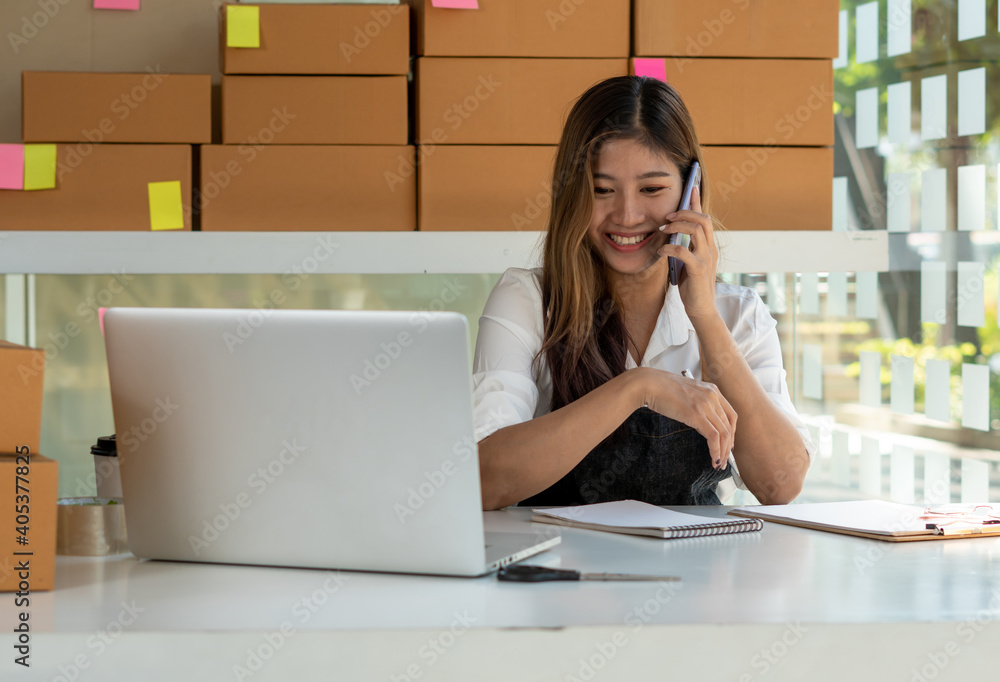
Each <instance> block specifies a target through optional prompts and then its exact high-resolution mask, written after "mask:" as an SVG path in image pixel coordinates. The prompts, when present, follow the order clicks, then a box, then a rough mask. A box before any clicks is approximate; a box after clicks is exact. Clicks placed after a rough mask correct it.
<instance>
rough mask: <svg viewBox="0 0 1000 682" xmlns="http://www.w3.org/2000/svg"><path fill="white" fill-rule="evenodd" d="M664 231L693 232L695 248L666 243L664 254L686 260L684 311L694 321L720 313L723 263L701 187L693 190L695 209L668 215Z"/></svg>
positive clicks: (693, 206) (683, 278)
mask: <svg viewBox="0 0 1000 682" xmlns="http://www.w3.org/2000/svg"><path fill="white" fill-rule="evenodd" d="M666 223H667V227H666V229H664V232H683V233H684V234H688V235H691V248H690V249H688V248H687V247H685V246H682V245H680V244H664V245H663V246H662V247H660V251H659V253H660V255H661V256H673V257H674V258H678V259H680V260H681V261H682V262H683V263H684V272H682V273H681V278H680V282H679V284H678V286H679V287H680V294H681V300H682V301H683V302H684V311H685V312H686V313H687V316H688V317H689V318H691V320H692V321H694V320H696V319H698V318H705V317H710V316H712V315H717V314H718V309H717V308H716V307H715V275H716V268H717V267H718V265H719V249H718V247H717V246H716V245H715V232H714V228H713V226H712V219H711V218H710V217H709V216H707V215H705V214H704V213H702V212H701V190H700V189H699V188H698V187H695V188H694V191H693V192H692V193H691V210H690V211H677V212H675V213H671V214H670V215H668V216H667V217H666Z"/></svg>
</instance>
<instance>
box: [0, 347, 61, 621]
mask: <svg viewBox="0 0 1000 682" xmlns="http://www.w3.org/2000/svg"><path fill="white" fill-rule="evenodd" d="M44 372H45V351H43V350H40V349H35V348H25V347H24V346H18V345H15V344H12V343H7V342H6V341H0V509H3V510H4V511H5V516H6V518H7V519H10V521H11V525H12V526H13V527H10V526H8V528H7V532H6V533H4V535H3V538H2V539H0V592H22V593H28V592H30V591H32V590H51V589H52V587H53V584H54V582H55V561H56V488H57V486H58V479H59V475H58V473H59V466H58V463H57V462H56V461H55V460H52V459H49V458H48V457H44V456H42V455H40V454H38V442H39V440H40V438H41V432H42V380H43V376H44ZM27 603H28V602H27V601H26V602H24V604H27ZM24 604H22V606H23V605H24ZM11 625H12V627H14V631H15V632H18V629H17V626H18V625H19V624H18V623H12V624H11ZM29 629H30V628H29Z"/></svg>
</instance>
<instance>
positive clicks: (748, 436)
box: [692, 316, 809, 504]
mask: <svg viewBox="0 0 1000 682" xmlns="http://www.w3.org/2000/svg"><path fill="white" fill-rule="evenodd" d="M692 323H693V324H694V327H695V332H696V333H697V334H698V339H699V342H700V344H701V354H702V380H703V381H709V382H711V383H714V384H715V385H716V386H718V387H719V390H720V391H721V392H722V394H723V395H724V396H725V397H726V399H727V400H728V401H729V403H730V404H731V405H732V406H733V409H734V410H736V414H737V415H738V422H737V426H736V438H735V444H734V446H733V457H735V459H736V466H737V467H738V468H739V471H740V477H741V478H742V479H743V482H744V483H746V485H747V488H748V489H749V490H750V492H752V493H753V494H754V496H755V497H756V498H757V499H758V500H760V502H761V503H763V504H785V503H788V502H790V501H791V500H793V499H794V498H795V497H796V496H797V495H798V494H799V492H800V491H801V490H802V482H803V480H804V479H805V475H806V472H807V471H808V469H809V455H808V452H807V451H806V447H805V442H804V441H803V439H802V434H800V433H799V431H798V429H796V428H795V425H794V424H792V422H791V421H790V420H789V419H788V417H787V416H786V415H785V413H784V412H782V411H781V409H780V408H779V407H778V406H777V405H775V404H774V402H773V401H772V400H771V399H770V397H769V396H768V395H767V392H766V391H765V390H764V389H763V388H762V387H761V385H760V382H758V381H757V378H756V377H755V376H754V374H753V371H752V370H751V369H750V366H749V365H748V364H747V361H746V359H745V358H744V357H743V354H742V353H741V352H740V350H739V348H738V347H737V345H736V342H735V341H734V340H733V337H732V334H730V332H729V328H728V327H727V326H726V324H725V322H724V321H723V320H722V317H721V316H715V317H712V318H708V319H706V320H692Z"/></svg>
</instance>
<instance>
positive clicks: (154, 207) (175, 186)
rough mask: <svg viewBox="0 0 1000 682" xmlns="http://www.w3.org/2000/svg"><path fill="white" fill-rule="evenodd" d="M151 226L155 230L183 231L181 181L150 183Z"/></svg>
mask: <svg viewBox="0 0 1000 682" xmlns="http://www.w3.org/2000/svg"><path fill="white" fill-rule="evenodd" d="M149 224H150V228H151V229H153V230H183V229H184V207H183V206H182V200H181V183H180V180H174V181H172V182H151V183H149Z"/></svg>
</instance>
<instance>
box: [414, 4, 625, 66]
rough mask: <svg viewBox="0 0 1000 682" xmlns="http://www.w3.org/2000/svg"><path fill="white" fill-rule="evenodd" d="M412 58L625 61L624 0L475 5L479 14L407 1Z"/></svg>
mask: <svg viewBox="0 0 1000 682" xmlns="http://www.w3.org/2000/svg"><path fill="white" fill-rule="evenodd" d="M413 9H414V14H415V17H416V37H417V41H416V42H417V52H416V53H417V54H418V55H427V56H435V57H628V56H629V40H630V39H631V35H630V34H629V26H630V23H631V11H630V10H631V7H630V3H629V0H586V2H583V1H582V0H565V1H564V2H539V1H538V0H479V9H478V10H476V11H464V10H454V9H442V8H439V7H432V6H431V3H430V2H429V1H428V0H413Z"/></svg>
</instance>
